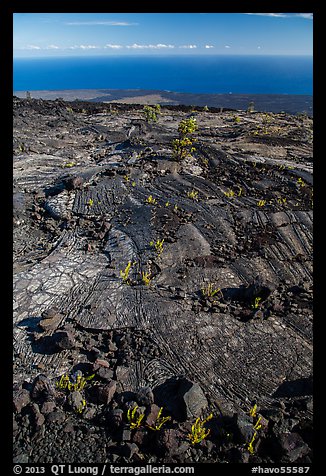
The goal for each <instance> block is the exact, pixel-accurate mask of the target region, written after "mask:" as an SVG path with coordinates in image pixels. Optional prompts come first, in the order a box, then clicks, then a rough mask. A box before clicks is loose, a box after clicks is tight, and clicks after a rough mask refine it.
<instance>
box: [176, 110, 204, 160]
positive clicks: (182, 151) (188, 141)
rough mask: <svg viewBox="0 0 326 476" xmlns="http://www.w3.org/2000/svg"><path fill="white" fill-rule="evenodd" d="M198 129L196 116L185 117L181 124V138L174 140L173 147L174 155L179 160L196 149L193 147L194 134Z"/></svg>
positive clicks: (179, 130) (179, 129)
mask: <svg viewBox="0 0 326 476" xmlns="http://www.w3.org/2000/svg"><path fill="white" fill-rule="evenodd" d="M197 129H198V126H197V123H196V118H194V117H190V118H189V119H183V120H182V121H181V122H180V124H179V126H178V132H179V138H178V139H174V140H173V141H172V148H173V154H174V157H175V158H176V159H177V160H183V159H185V158H186V157H188V156H190V155H191V154H192V152H194V151H195V150H196V148H195V147H193V146H192V145H193V142H194V139H193V137H192V134H193V133H194V132H195V131H196V130H197Z"/></svg>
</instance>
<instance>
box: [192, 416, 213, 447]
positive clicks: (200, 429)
mask: <svg viewBox="0 0 326 476" xmlns="http://www.w3.org/2000/svg"><path fill="white" fill-rule="evenodd" d="M212 418H213V414H212V413H211V414H210V415H208V417H207V418H205V419H204V420H201V419H200V418H197V420H196V421H195V423H194V424H193V425H192V427H191V433H189V434H188V439H189V440H190V441H191V443H192V444H193V445H195V444H197V443H200V442H201V441H203V440H204V439H205V438H206V437H207V436H208V435H209V434H210V432H211V431H210V430H209V429H208V430H207V429H205V428H204V425H205V423H207V422H208V421H209V420H211V419H212Z"/></svg>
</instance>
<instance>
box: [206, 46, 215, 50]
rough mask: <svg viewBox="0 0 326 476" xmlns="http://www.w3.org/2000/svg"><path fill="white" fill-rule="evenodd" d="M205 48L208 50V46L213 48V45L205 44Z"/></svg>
mask: <svg viewBox="0 0 326 476" xmlns="http://www.w3.org/2000/svg"><path fill="white" fill-rule="evenodd" d="M205 48H206V49H207V50H209V49H210V48H214V46H213V45H205Z"/></svg>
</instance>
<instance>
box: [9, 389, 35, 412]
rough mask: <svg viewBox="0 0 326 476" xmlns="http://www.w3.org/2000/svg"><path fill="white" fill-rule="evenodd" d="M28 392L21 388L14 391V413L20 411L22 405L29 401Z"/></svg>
mask: <svg viewBox="0 0 326 476" xmlns="http://www.w3.org/2000/svg"><path fill="white" fill-rule="evenodd" d="M30 401H31V399H30V394H29V391H28V390H26V389H24V388H22V389H20V390H18V391H16V392H15V393H14V396H13V403H14V410H15V412H16V413H20V412H21V411H22V409H23V408H24V407H26V406H27V405H28V404H29V403H30Z"/></svg>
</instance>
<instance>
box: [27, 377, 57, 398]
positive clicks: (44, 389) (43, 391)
mask: <svg viewBox="0 0 326 476" xmlns="http://www.w3.org/2000/svg"><path fill="white" fill-rule="evenodd" d="M54 394H55V392H54V389H53V387H52V385H51V382H50V380H49V379H48V378H47V377H46V376H45V375H43V374H40V375H38V376H37V377H35V379H34V381H33V384H32V390H31V397H32V399H33V400H36V401H50V400H53V399H54Z"/></svg>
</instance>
